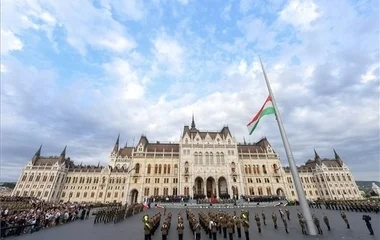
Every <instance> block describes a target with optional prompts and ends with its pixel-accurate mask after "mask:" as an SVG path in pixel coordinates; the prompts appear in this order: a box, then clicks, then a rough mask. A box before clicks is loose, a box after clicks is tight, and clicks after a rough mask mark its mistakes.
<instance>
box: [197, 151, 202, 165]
mask: <svg viewBox="0 0 380 240" xmlns="http://www.w3.org/2000/svg"><path fill="white" fill-rule="evenodd" d="M198 161H199V164H203V157H202V153H201V152H199V153H198Z"/></svg>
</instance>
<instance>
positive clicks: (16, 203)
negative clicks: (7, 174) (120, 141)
mask: <svg viewBox="0 0 380 240" xmlns="http://www.w3.org/2000/svg"><path fill="white" fill-rule="evenodd" d="M0 202H1V206H0V214H1V230H0V238H5V237H9V236H14V235H16V236H17V235H20V234H23V233H33V232H35V231H39V230H41V229H43V228H51V227H55V226H59V225H62V224H66V223H70V222H73V221H75V220H79V219H80V220H84V219H87V218H89V215H90V211H91V206H89V205H83V204H72V203H60V204H57V203H49V202H45V201H42V200H39V199H37V198H32V197H0Z"/></svg>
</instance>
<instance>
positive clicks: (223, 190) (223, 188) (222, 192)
mask: <svg viewBox="0 0 380 240" xmlns="http://www.w3.org/2000/svg"><path fill="white" fill-rule="evenodd" d="M218 192H219V197H220V198H222V199H226V198H230V196H229V195H228V188H227V180H226V179H225V178H224V177H220V178H219V179H218Z"/></svg>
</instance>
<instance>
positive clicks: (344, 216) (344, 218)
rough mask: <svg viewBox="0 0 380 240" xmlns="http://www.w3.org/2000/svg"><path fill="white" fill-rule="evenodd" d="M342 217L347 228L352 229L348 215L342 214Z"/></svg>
mask: <svg viewBox="0 0 380 240" xmlns="http://www.w3.org/2000/svg"><path fill="white" fill-rule="evenodd" d="M340 216H341V217H342V219H343V221H344V222H345V223H346V225H347V228H348V229H350V223H349V222H348V219H347V215H346V213H344V212H340Z"/></svg>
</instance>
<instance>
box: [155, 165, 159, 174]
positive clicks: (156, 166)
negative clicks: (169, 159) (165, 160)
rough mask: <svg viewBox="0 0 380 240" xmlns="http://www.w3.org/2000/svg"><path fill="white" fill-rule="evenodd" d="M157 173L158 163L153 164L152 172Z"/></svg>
mask: <svg viewBox="0 0 380 240" xmlns="http://www.w3.org/2000/svg"><path fill="white" fill-rule="evenodd" d="M157 173H158V165H157V164H154V174H157Z"/></svg>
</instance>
